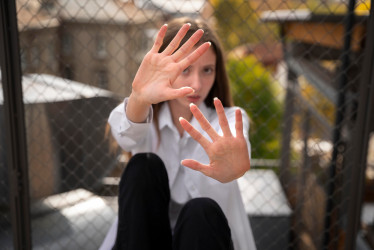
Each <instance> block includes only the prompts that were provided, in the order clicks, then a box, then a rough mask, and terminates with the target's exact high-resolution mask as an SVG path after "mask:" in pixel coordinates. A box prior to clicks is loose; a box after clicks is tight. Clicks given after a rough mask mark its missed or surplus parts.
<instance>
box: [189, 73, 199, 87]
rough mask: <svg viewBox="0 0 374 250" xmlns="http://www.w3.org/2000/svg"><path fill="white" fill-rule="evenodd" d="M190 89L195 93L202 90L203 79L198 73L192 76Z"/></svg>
mask: <svg viewBox="0 0 374 250" xmlns="http://www.w3.org/2000/svg"><path fill="white" fill-rule="evenodd" d="M190 87H191V88H193V89H194V90H195V91H197V90H199V89H200V88H201V78H200V75H199V74H198V73H194V74H191V79H190Z"/></svg>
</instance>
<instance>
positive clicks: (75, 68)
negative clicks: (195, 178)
mask: <svg viewBox="0 0 374 250" xmlns="http://www.w3.org/2000/svg"><path fill="white" fill-rule="evenodd" d="M16 5H17V19H18V29H19V38H20V58H21V67H22V71H23V94H24V103H25V120H26V132H27V143H28V147H27V154H28V164H29V178H30V181H29V183H30V198H31V208H30V210H31V215H32V240H33V249H98V248H99V247H100V245H101V243H102V242H103V240H104V238H105V236H106V233H107V231H108V229H109V228H110V226H111V225H112V222H113V220H114V219H115V216H116V211H117V204H116V195H117V184H118V180H119V177H120V175H121V172H122V171H123V169H124V168H125V165H126V162H127V160H128V158H127V156H126V155H124V154H123V153H122V152H121V151H120V150H119V149H118V148H116V147H115V146H113V142H112V141H111V138H110V136H109V135H108V131H107V127H106V121H107V118H108V115H109V113H110V111H111V110H112V109H113V108H114V107H115V106H116V105H117V104H118V103H119V102H121V101H122V100H123V98H124V97H126V96H128V95H129V94H130V91H131V83H132V79H133V77H134V75H135V73H136V70H137V67H138V66H139V64H140V62H141V60H142V58H143V56H144V55H145V53H146V52H147V51H148V50H149V49H150V47H151V45H152V42H153V38H154V37H155V34H156V32H157V30H158V27H160V25H161V24H163V23H167V22H168V21H169V20H170V19H172V18H173V17H178V16H191V17H195V18H202V19H205V20H207V21H208V22H209V23H211V25H213V26H214V27H215V29H216V30H217V33H218V34H219V36H220V38H221V40H222V43H223V45H224V48H225V50H226V52H227V55H226V57H227V69H228V72H229V77H230V81H231V88H232V93H233V97H234V101H235V104H236V105H237V106H241V107H243V108H244V109H245V110H246V111H247V113H248V114H249V116H250V118H251V128H250V132H249V135H250V141H251V144H252V164H251V165H252V167H251V170H250V171H249V172H248V173H246V174H245V175H244V177H242V178H241V179H239V181H238V182H239V187H240V190H241V193H242V197H243V202H244V204H245V209H246V212H247V214H248V217H249V221H250V223H251V227H252V231H253V234H254V238H255V242H256V245H257V248H258V249H261V250H262V249H264V250H266V249H269V250H270V249H344V243H345V239H346V238H347V237H351V236H347V235H345V232H346V230H347V226H350V225H347V224H346V219H347V206H348V203H349V201H350V199H351V197H348V196H347V192H348V190H349V189H350V187H351V185H353V184H352V183H351V182H350V179H349V173H350V171H351V170H352V167H354V166H352V165H349V164H348V163H347V159H348V158H349V157H350V156H351V155H350V152H352V148H351V147H350V141H351V138H352V136H354V135H353V134H352V131H353V127H354V125H355V118H356V114H357V106H358V103H359V97H358V96H357V93H358V88H359V82H360V81H361V78H360V74H361V72H362V68H363V65H362V61H363V57H364V54H363V50H364V48H365V46H373V45H368V44H365V38H366V34H367V33H368V32H369V31H367V30H366V24H367V19H368V17H369V10H370V1H363V0H359V1H357V2H356V5H355V9H354V14H355V22H354V25H353V27H352V28H351V29H347V22H348V21H347V18H348V2H347V1H343V0H342V1H315V0H307V1H297V0H283V1H273V0H253V1H241V0H226V1H225V0H207V1H204V0H185V1H182V0H173V1H165V0H148V1H147V0H91V1H78V0H16ZM347 37H351V39H350V43H348V44H347V43H345V41H346V39H347ZM345 55H347V60H348V63H347V64H344V56H345ZM342 82H343V83H344V84H342ZM341 98H343V100H342V99H341ZM339 100H340V101H339ZM339 112H340V113H341V114H342V117H341V118H342V119H337V117H338V114H339ZM1 114H2V110H0V115H1ZM2 120H3V119H2V118H1V117H0V128H1V126H2V122H1V121H2ZM1 130H3V129H2V128H1ZM334 133H335V134H334ZM336 134H337V135H338V136H335V135H336ZM366 139H367V140H369V139H370V141H371V143H372V142H373V136H371V137H370V138H369V139H368V138H365V140H366ZM1 140H2V143H1V144H0V155H1V157H0V194H1V195H0V203H1V204H0V232H1V233H0V246H1V247H0V248H1V249H3V248H4V249H13V248H12V237H11V232H12V231H11V225H10V224H11V223H10V217H9V216H10V213H9V212H10V211H9V204H8V203H7V200H8V199H7V195H8V189H7V187H8V186H9V179H8V176H7V166H6V159H5V155H6V146H4V145H5V143H3V142H4V140H3V139H2V137H1ZM370 145H371V144H370ZM373 155H374V153H373V147H372V146H371V147H369V148H368V166H370V167H368V169H367V172H368V174H367V178H366V185H367V186H368V187H372V185H373V179H374V175H373V174H372V173H373V171H372V169H373V160H372V158H373ZM365 160H366V159H365ZM364 193H365V195H364V201H363V207H364V209H365V213H364V212H363V214H362V216H363V217H364V218H365V220H364V221H363V222H362V226H360V232H361V233H362V235H365V236H364V237H361V238H362V239H364V242H365V243H364V244H365V246H369V247H373V243H374V242H373V240H371V238H370V237H372V235H371V234H370V233H371V232H372V231H371V228H372V225H373V220H372V217H370V214H371V213H372V212H371V210H370V204H371V203H372V202H373V200H374V199H373V196H372V192H371V191H370V188H369V189H365V190H364ZM366 205H367V206H366ZM363 211H364V210H363ZM360 235H361V234H360ZM352 237H355V236H352ZM355 238H356V237H355ZM358 238H360V237H358ZM361 238H360V239H361ZM371 249H372V248H371Z"/></svg>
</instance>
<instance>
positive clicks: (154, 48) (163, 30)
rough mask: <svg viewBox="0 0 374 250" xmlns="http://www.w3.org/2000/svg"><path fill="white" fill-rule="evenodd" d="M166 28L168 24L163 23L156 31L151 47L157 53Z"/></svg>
mask: <svg viewBox="0 0 374 250" xmlns="http://www.w3.org/2000/svg"><path fill="white" fill-rule="evenodd" d="M167 29H168V25H167V24H164V25H162V27H161V28H160V30H159V31H158V34H157V37H156V40H155V42H154V44H153V47H152V49H151V51H152V52H154V53H158V51H159V50H160V48H161V46H162V43H163V41H164V37H165V34H166V31H167Z"/></svg>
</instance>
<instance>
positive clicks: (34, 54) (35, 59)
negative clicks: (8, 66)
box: [30, 46, 40, 69]
mask: <svg viewBox="0 0 374 250" xmlns="http://www.w3.org/2000/svg"><path fill="white" fill-rule="evenodd" d="M30 52H31V55H30V56H31V58H30V59H31V60H30V62H31V65H32V66H33V68H34V69H36V68H38V67H39V66H40V50H39V47H38V46H33V47H32V48H31V51H30Z"/></svg>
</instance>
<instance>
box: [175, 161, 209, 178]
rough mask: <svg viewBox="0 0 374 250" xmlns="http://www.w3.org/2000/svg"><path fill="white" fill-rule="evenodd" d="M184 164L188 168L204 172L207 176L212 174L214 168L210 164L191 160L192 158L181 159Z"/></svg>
mask: <svg viewBox="0 0 374 250" xmlns="http://www.w3.org/2000/svg"><path fill="white" fill-rule="evenodd" d="M181 163H182V165H183V166H186V167H188V168H191V169H193V170H196V171H199V172H201V173H203V174H204V175H206V176H212V174H213V169H212V167H211V166H209V165H204V164H202V163H200V162H198V161H195V160H191V159H185V160H182V161H181Z"/></svg>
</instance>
